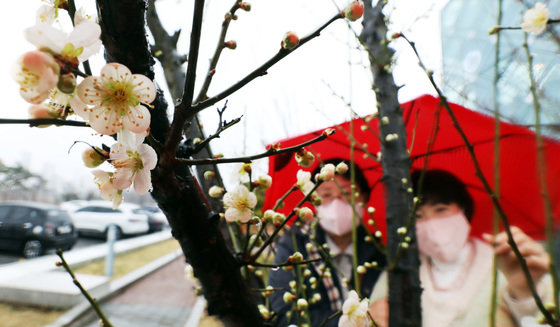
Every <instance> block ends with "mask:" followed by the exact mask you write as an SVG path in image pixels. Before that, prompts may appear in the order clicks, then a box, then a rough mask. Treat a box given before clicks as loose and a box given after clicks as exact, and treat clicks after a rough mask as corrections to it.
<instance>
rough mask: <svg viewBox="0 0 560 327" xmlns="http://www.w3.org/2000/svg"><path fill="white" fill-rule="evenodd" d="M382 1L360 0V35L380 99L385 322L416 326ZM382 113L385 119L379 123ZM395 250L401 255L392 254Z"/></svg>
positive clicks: (401, 144) (415, 282) (406, 174)
mask: <svg viewBox="0 0 560 327" xmlns="http://www.w3.org/2000/svg"><path fill="white" fill-rule="evenodd" d="M385 3H386V1H378V2H377V5H376V6H375V7H373V6H372V4H371V2H370V1H364V5H365V13H364V21H363V26H364V28H363V30H362V33H361V35H360V38H361V40H362V41H363V44H364V46H365V47H366V49H367V50H368V54H369V59H370V62H371V71H372V74H373V77H374V83H375V86H374V90H375V96H376V98H377V103H378V104H379V107H378V110H379V117H380V119H379V122H380V124H379V131H380V133H381V138H382V140H383V142H381V152H382V153H383V156H382V160H381V164H382V167H383V176H384V183H383V185H384V190H385V194H390V196H386V197H385V206H386V208H387V209H386V221H387V240H388V244H387V253H388V262H389V265H391V264H394V268H393V269H391V270H389V271H388V274H389V307H390V308H391V309H390V311H389V326H420V325H421V323H422V308H421V305H420V296H421V293H422V289H421V287H420V280H419V275H418V268H419V265H420V260H419V258H418V250H417V243H416V241H415V239H412V242H410V243H409V247H408V249H407V250H406V251H402V250H400V251H401V253H399V249H400V248H401V246H400V244H401V237H400V235H398V232H397V230H398V229H399V228H400V227H403V226H406V225H407V219H408V217H410V215H411V211H412V209H413V203H412V198H411V197H410V196H409V195H408V194H407V192H406V188H403V187H402V182H401V181H402V179H403V178H406V179H407V180H410V159H409V156H408V153H407V144H406V129H405V126H404V122H403V118H402V112H401V110H400V105H399V102H398V99H397V94H398V87H397V86H396V85H395V82H394V80H393V76H392V74H391V65H392V61H393V53H394V51H393V50H392V49H391V48H389V47H388V44H389V40H388V39H387V26H386V22H385V16H384V15H383V7H384V5H385ZM383 117H387V118H388V121H389V123H388V124H382V123H381V121H382V119H383ZM394 133H396V135H398V138H397V139H394V140H392V141H386V137H387V135H389V134H394ZM409 232H410V235H416V232H415V225H414V224H411V226H410V231H409ZM397 253H399V255H398V256H399V260H395V259H396V257H397Z"/></svg>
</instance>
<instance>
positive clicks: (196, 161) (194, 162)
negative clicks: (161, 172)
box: [177, 133, 330, 166]
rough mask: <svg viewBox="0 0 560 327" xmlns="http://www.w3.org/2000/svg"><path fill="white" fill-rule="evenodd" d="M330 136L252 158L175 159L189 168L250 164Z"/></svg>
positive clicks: (272, 148)
mask: <svg viewBox="0 0 560 327" xmlns="http://www.w3.org/2000/svg"><path fill="white" fill-rule="evenodd" d="M329 135H330V134H328V133H323V134H321V135H319V136H317V137H316V138H314V139H312V140H309V141H307V142H304V143H302V144H298V145H294V146H291V147H289V148H284V149H275V148H274V147H270V148H268V150H266V151H265V152H262V153H259V154H255V155H252V156H246V157H238V158H217V159H177V161H179V162H180V163H183V164H187V165H189V166H196V165H207V164H223V163H233V162H245V163H250V162H251V161H253V160H257V159H262V158H266V157H270V156H275V155H277V154H282V153H287V152H296V151H298V150H300V149H301V148H303V147H306V146H308V145H311V144H313V143H317V142H319V141H322V140H324V139H326V138H327V137H329Z"/></svg>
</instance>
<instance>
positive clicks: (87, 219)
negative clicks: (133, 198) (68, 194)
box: [70, 201, 149, 239]
mask: <svg viewBox="0 0 560 327" xmlns="http://www.w3.org/2000/svg"><path fill="white" fill-rule="evenodd" d="M135 208H136V207H134V206H130V205H128V204H126V203H123V204H121V205H120V206H119V207H118V208H117V209H113V208H112V207H111V203H110V202H106V201H89V202H87V204H86V205H84V206H82V207H81V208H78V209H75V210H74V211H73V212H71V213H70V216H71V217H72V221H73V222H74V226H76V229H77V230H78V232H79V233H80V234H81V235H92V236H103V237H106V236H107V233H108V231H109V226H111V225H114V226H115V227H116V233H117V239H118V238H121V237H122V236H123V235H135V234H142V233H147V232H148V229H149V226H148V215H146V214H138V213H134V212H133V209H135Z"/></svg>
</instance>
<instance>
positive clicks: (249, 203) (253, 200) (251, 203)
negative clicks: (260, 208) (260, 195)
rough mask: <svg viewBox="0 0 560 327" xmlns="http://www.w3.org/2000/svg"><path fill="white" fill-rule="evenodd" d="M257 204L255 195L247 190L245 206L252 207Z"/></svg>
mask: <svg viewBox="0 0 560 327" xmlns="http://www.w3.org/2000/svg"><path fill="white" fill-rule="evenodd" d="M256 205H257V196H256V195H255V193H253V192H249V194H248V195H247V206H248V207H249V208H251V209H253V208H254V207H255V206H256Z"/></svg>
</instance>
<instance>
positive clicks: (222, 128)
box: [193, 101, 243, 153]
mask: <svg viewBox="0 0 560 327" xmlns="http://www.w3.org/2000/svg"><path fill="white" fill-rule="evenodd" d="M226 108H227V101H226V103H225V104H224V107H223V108H222V109H221V110H220V109H219V108H218V109H216V110H217V111H218V115H219V120H220V121H219V123H218V129H217V130H216V132H215V133H214V134H212V135H210V136H208V137H207V138H206V139H204V141H202V142H201V143H199V144H197V145H196V148H195V149H194V151H193V153H198V152H199V151H201V150H202V149H203V148H205V147H206V146H207V145H208V144H209V143H210V141H212V140H213V139H215V138H219V137H220V134H222V132H223V131H225V130H226V129H228V128H230V127H231V126H233V125H235V124H237V123H239V122H240V121H241V117H243V116H241V117H238V118H235V119H233V120H231V121H229V122H227V121H225V120H222V115H223V114H224V111H225V110H226Z"/></svg>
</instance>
